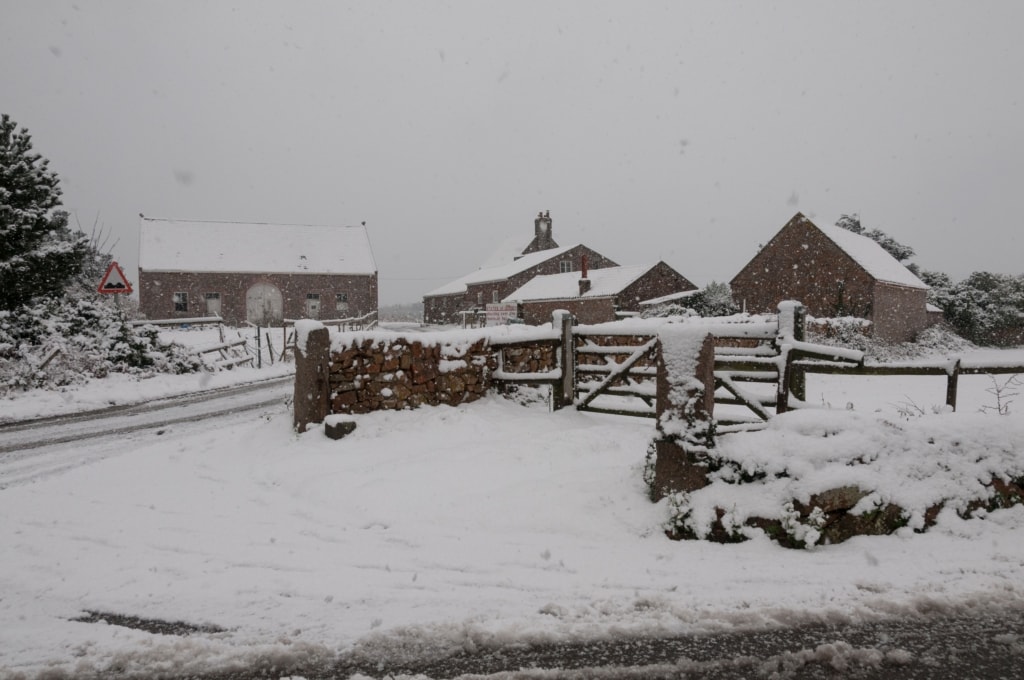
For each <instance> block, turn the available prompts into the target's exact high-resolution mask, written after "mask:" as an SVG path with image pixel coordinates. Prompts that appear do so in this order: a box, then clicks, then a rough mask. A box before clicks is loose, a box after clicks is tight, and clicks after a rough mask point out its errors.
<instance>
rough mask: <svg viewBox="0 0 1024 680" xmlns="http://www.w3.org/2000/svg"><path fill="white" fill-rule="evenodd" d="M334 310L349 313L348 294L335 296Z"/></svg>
mask: <svg viewBox="0 0 1024 680" xmlns="http://www.w3.org/2000/svg"><path fill="white" fill-rule="evenodd" d="M334 308H335V309H337V310H338V311H339V312H347V311H348V293H338V294H337V295H335V296H334Z"/></svg>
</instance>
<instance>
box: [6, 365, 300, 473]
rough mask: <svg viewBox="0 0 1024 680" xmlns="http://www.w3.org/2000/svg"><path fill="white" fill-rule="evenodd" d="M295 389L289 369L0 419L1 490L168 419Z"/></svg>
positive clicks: (234, 407) (232, 410) (259, 404)
mask: <svg viewBox="0 0 1024 680" xmlns="http://www.w3.org/2000/svg"><path fill="white" fill-rule="evenodd" d="M293 391H294V377H293V376H290V375H289V376H284V377H280V378H273V379H271V380H266V381H261V382H256V383H247V384H244V385H236V386H232V387H223V388H218V389H213V390H206V391H203V392H196V393H193V394H188V395H184V396H178V397H170V398H164V399H156V400H153V401H149V402H146V403H142V404H132V405H126V406H116V407H112V408H108V409H103V410H100V411H87V412H83V413H74V414H69V415H63V416H53V417H47V418H36V419H33V420H27V421H19V422H13V423H3V424H0V490H2V489H5V488H7V487H9V486H14V485H18V484H25V483H28V482H31V481H34V480H36V479H39V478H40V477H44V476H48V475H50V474H55V473H57V472H59V471H61V470H65V469H68V468H70V467H74V466H77V465H83V464H85V463H88V462H90V461H92V460H97V459H101V458H105V457H107V456H110V455H116V454H117V453H119V452H122V451H124V450H126V449H128V448H130V445H131V444H130V440H131V437H132V436H134V435H136V434H137V433H150V434H153V435H156V436H159V435H160V434H162V431H163V430H164V429H165V428H168V427H170V426H172V425H181V424H189V423H198V422H201V421H204V420H208V419H210V418H225V417H230V416H233V415H235V414H239V413H247V412H249V411H252V410H254V409H261V408H272V407H274V406H282V407H283V406H285V405H286V404H288V403H290V400H291V398H292V394H293ZM111 437H117V438H120V439H121V440H122V442H123V446H115V447H112V446H110V445H109V438H111ZM105 440H106V441H107V444H106V445H103V442H104V441H105Z"/></svg>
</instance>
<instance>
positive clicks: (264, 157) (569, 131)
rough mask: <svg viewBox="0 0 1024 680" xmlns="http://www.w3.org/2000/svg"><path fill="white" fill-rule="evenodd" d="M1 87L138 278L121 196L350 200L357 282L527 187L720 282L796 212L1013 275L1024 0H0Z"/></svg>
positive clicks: (569, 215) (421, 272)
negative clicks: (359, 234)
mask: <svg viewBox="0 0 1024 680" xmlns="http://www.w3.org/2000/svg"><path fill="white" fill-rule="evenodd" d="M0 18H2V20H0V93H2V97H0V111H3V112H6V113H9V114H10V115H12V116H13V118H14V119H15V120H16V121H17V122H18V123H19V124H21V125H23V126H25V127H27V128H28V129H29V131H30V132H31V134H32V135H33V138H34V141H35V146H36V150H37V151H39V152H40V153H42V154H43V155H44V156H46V157H48V158H50V159H51V167H52V168H53V169H54V170H56V171H57V172H58V173H59V174H60V175H61V177H62V179H63V186H64V191H65V195H64V198H65V206H66V207H67V208H68V209H69V210H72V211H74V212H75V213H76V214H77V215H78V218H79V220H80V221H81V223H82V224H83V226H84V227H86V229H87V230H88V229H89V228H90V227H91V225H92V223H93V221H94V220H96V219H97V216H98V221H99V222H100V223H101V224H103V225H105V226H106V228H107V229H108V230H109V231H110V232H112V234H113V236H114V238H116V239H117V244H116V246H115V247H114V249H113V254H114V256H115V258H117V259H118V260H119V261H120V262H121V263H122V264H123V265H124V266H125V270H126V273H127V274H128V276H129V278H133V280H134V277H135V275H136V272H135V267H136V265H137V259H138V227H139V220H138V214H139V213H140V212H142V213H145V214H146V215H148V216H154V217H166V218H176V219H196V220H237V221H253V222H286V223H307V224H358V223H359V222H362V221H364V220H365V221H366V223H367V226H368V228H369V232H370V238H371V241H372V243H373V247H374V253H375V256H376V260H377V264H378V266H379V269H380V277H381V284H380V292H381V303H382V304H391V303H396V302H405V301H412V300H417V299H419V298H420V297H421V296H422V294H423V293H424V292H426V291H429V290H431V289H434V288H437V287H438V286H440V285H442V284H443V283H445V282H446V281H449V280H451V279H454V278H457V277H459V276H462V275H464V274H466V273H468V272H470V271H472V270H473V269H475V268H476V267H477V266H478V265H479V264H480V263H481V262H482V261H483V260H484V259H485V258H486V256H487V255H488V254H489V251H490V250H491V249H492V248H493V247H494V245H495V244H496V243H498V242H500V241H501V240H503V239H504V238H506V237H507V236H509V235H510V234H512V235H515V234H518V233H523V234H524V236H525V237H526V238H529V237H530V235H531V234H532V230H533V217H534V216H535V215H536V213H537V211H539V210H550V211H551V215H552V218H553V219H554V236H555V238H556V240H558V241H559V243H562V244H571V243H577V242H583V243H586V244H587V245H589V246H590V247H592V248H594V249H595V250H597V251H599V252H601V253H603V254H605V255H607V256H608V257H610V258H612V259H614V260H615V261H617V262H619V263H621V264H638V263H645V262H650V261H654V260H657V259H659V258H661V259H664V260H665V261H666V262H667V263H668V264H670V265H671V266H672V267H674V268H675V269H677V270H678V271H679V272H680V273H682V274H683V275H684V276H686V277H687V278H689V279H690V280H692V281H693V282H694V283H696V284H698V285H703V284H705V283H707V282H708V281H709V280H719V281H721V280H728V279H730V278H732V276H733V275H735V274H736V273H737V271H739V269H740V268H741V267H742V266H743V265H744V264H745V263H746V262H747V261H749V259H750V258H751V257H752V256H753V255H754V254H755V252H756V249H757V246H758V244H760V243H765V242H767V241H768V240H769V239H770V238H771V236H772V235H774V233H775V232H776V231H777V230H778V229H779V228H781V227H782V225H783V224H785V222H786V221H787V220H788V219H789V218H790V217H791V216H792V215H793V214H794V213H795V212H796V211H798V210H800V211H802V212H804V213H805V214H807V215H808V216H809V217H811V218H812V219H813V220H815V221H816V222H818V223H819V224H831V223H833V222H834V221H835V219H836V218H837V217H838V216H839V215H840V214H841V213H846V212H860V214H861V216H862V221H863V223H864V225H865V226H866V227H867V228H880V229H882V230H884V231H886V232H888V233H889V234H890V235H892V236H893V237H894V238H896V239H897V240H899V241H902V242H904V243H907V244H909V245H911V246H912V247H914V248H915V249H916V250H917V252H918V255H917V257H916V258H915V261H916V262H918V263H919V264H920V265H921V266H923V267H924V268H926V269H937V270H941V271H945V272H947V273H949V274H950V275H951V276H953V277H954V279H957V280H959V279H961V278H964V277H965V276H967V275H968V274H970V272H971V271H974V270H982V269H984V270H990V271H997V272H1005V273H1013V274H1017V273H1021V272H1022V270H1024V266H1022V264H1021V253H1022V252H1024V248H1022V237H1021V236H1020V231H1021V230H1020V226H1021V225H1020V224H1019V211H1018V210H1017V206H1016V203H1015V199H1016V198H1017V193H1018V192H1019V188H1020V187H1021V186H1024V122H1022V121H1024V115H1022V114H1024V101H1022V100H1024V97H1022V94H1024V79H1021V78H1020V75H1019V69H1020V65H1021V64H1022V63H1024V42H1022V41H1021V40H1020V39H1019V35H1018V33H1019V26H1020V25H1021V24H1022V22H1024V4H1021V3H1018V2H1014V1H1011V0H1007V1H1003V2H996V1H992V2H986V3H980V4H979V3H972V2H901V3H891V2H857V3H839V2H785V3H775V2H729V3H713V4H712V3H675V2H645V3H642V4H637V3H612V2H591V1H586V2H584V1H580V2H572V1H567V2H558V3H541V2H515V3H511V2H459V1H453V2H359V3H342V2H315V1H304V2H259V1H251V0H247V1H245V2H242V1H240V0H239V1H236V2H226V1H225V2H212V1H209V2H195V1H193V2H182V1H180V0H176V1H174V2H170V1H166V2H129V1H128V0H108V1H106V2H99V1H94V0H74V1H68V2H62V1H57V0H45V1H43V2H36V1H32V0H0Z"/></svg>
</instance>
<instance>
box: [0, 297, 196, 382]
mask: <svg viewBox="0 0 1024 680" xmlns="http://www.w3.org/2000/svg"><path fill="white" fill-rule="evenodd" d="M200 367H201V363H200V361H199V359H198V357H196V356H195V355H194V354H192V353H190V352H189V351H188V350H186V349H185V348H183V347H181V346H180V345H174V344H167V343H163V342H161V341H160V339H159V336H158V333H157V329H156V328H155V327H153V326H144V327H141V328H135V327H133V326H132V325H131V323H130V322H129V320H128V319H127V316H126V315H125V313H124V312H123V311H122V310H120V309H118V308H117V307H116V306H114V305H113V304H111V303H110V302H109V301H106V300H98V299H95V298H93V297H83V298H72V297H64V298H48V299H45V300H42V301H39V302H36V303H35V304H32V305H25V306H22V307H19V308H18V309H16V310H14V311H0V393H3V394H6V393H10V392H11V391H14V390H19V389H28V388H33V387H61V386H64V385H71V384H75V383H78V382H82V381H84V380H87V379H89V378H102V377H103V376H105V375H107V374H108V373H110V372H121V373H136V374H148V373H156V372H170V373H189V372H193V371H197V370H199V369H200Z"/></svg>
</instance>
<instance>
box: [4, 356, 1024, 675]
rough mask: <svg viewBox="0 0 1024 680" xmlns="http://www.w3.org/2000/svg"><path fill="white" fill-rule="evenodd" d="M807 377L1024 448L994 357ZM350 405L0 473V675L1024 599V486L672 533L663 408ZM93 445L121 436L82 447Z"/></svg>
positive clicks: (839, 405) (96, 389)
mask: <svg viewBox="0 0 1024 680" xmlns="http://www.w3.org/2000/svg"><path fill="white" fill-rule="evenodd" d="M1014 356H1015V357H1017V356H1019V357H1020V358H1021V359H1022V360H1024V352H1017V353H1016V354H1015V355H1014ZM282 370H286V369H283V368H281V367H276V368H275V369H271V371H282ZM256 374H258V372H256V371H255V369H241V370H236V371H230V372H223V373H217V374H213V375H204V376H198V377H197V376H177V377H168V376H162V377H155V378H151V379H149V380H143V381H137V382H133V381H129V380H123V379H122V380H119V379H116V378H115V379H108V380H104V381H98V382H96V383H93V384H90V385H87V386H80V387H79V388H77V389H75V390H73V391H69V392H66V393H59V394H47V395H41V394H28V395H24V396H22V397H20V398H19V399H16V400H13V401H5V402H3V404H2V405H0V407H2V408H3V412H4V413H3V415H4V416H6V417H28V416H34V415H39V414H41V413H45V412H58V411H61V410H62V409H65V410H66V409H69V408H78V407H81V406H83V405H93V404H96V405H105V404H107V403H109V402H110V401H111V400H117V399H123V400H125V401H129V400H131V399H132V398H137V399H152V398H155V397H157V396H164V395H167V394H171V393H181V392H186V391H189V390H192V389H195V388H197V387H210V386H216V385H221V384H226V383H228V382H231V381H238V380H243V379H251V378H252V377H253V376H254V375H256ZM808 381H809V382H808V398H809V400H811V401H814V402H818V401H820V402H821V403H822V404H830V405H831V406H833V407H835V408H836V409H837V411H836V413H834V414H833V415H832V416H830V422H831V423H833V425H834V424H835V423H836V422H838V420H841V416H842V414H844V413H846V409H847V405H852V407H853V409H854V410H853V412H852V413H853V415H852V416H851V418H853V419H854V420H851V421H850V422H852V423H855V427H857V428H862V429H863V428H864V427H865V423H870V422H871V420H870V419H871V418H885V419H887V420H889V421H891V422H894V423H897V424H898V423H899V422H903V420H902V419H904V418H912V419H913V420H914V427H922V426H923V425H922V424H923V423H927V422H928V421H929V419H935V421H934V422H936V427H937V428H938V427H940V426H939V424H938V423H940V422H941V430H942V432H943V436H953V435H950V434H949V433H950V432H953V433H954V435H955V436H956V437H957V438H958V441H960V442H961V443H962V445H963V448H964V450H965V451H972V450H974V451H976V452H978V453H982V451H980V450H978V447H980V446H983V444H981V443H980V442H983V441H991V437H992V436H994V435H993V433H1000V432H1001V433H1004V434H1005V435H1006V436H1005V437H1003V439H1002V440H1000V441H1003V440H1006V441H1009V442H1010V446H1011V447H1014V454H1013V455H1015V456H1016V460H1017V462H1018V464H1020V463H1021V462H1024V416H1022V415H1021V414H1022V413H1024V401H1021V402H1019V403H1018V404H1013V405H1011V407H1010V411H1011V413H1010V415H1006V416H999V415H994V414H990V415H986V416H981V415H980V414H978V413H977V411H978V409H979V408H980V407H981V406H984V405H994V403H995V400H994V397H993V395H991V394H990V393H988V392H986V389H987V388H989V387H991V381H990V380H989V379H987V378H985V377H969V376H965V377H962V378H961V394H960V409H959V413H957V414H941V415H936V414H933V413H931V407H932V406H933V405H938V404H941V403H942V401H943V397H944V390H945V382H944V380H942V379H938V378H911V379H906V378H894V377H886V378H838V377H835V376H810V377H809V379H808ZM907 404H914V405H916V406H917V407H920V408H919V409H918V410H924V411H926V413H925V415H922V416H915V415H913V414H910V413H908V409H907ZM1018 406H1019V407H1020V408H1015V407H1018ZM910 410H911V411H913V410H915V409H910ZM797 415H798V416H799V418H794V423H796V421H797V420H802V421H806V418H807V415H806V413H804V414H797ZM785 418H786V416H783V419H785ZM355 420H356V421H357V423H358V427H357V429H356V431H355V432H354V433H353V434H352V435H350V436H349V437H347V438H345V439H343V440H341V441H332V440H329V439H327V438H326V437H325V436H324V435H323V433H322V430H321V429H320V428H317V429H314V430H311V431H309V432H306V433H303V434H296V433H294V432H293V431H292V428H291V415H290V413H289V412H288V411H287V410H286V408H285V407H284V406H283V405H282V406H281V407H276V408H274V409H271V410H269V411H267V412H252V413H249V414H244V413H243V414H239V415H237V416H231V417H227V418H225V419H223V420H221V421H216V422H203V423H195V424H191V425H179V426H172V427H170V428H168V429H167V431H165V432H164V433H163V434H161V435H157V434H155V433H152V432H148V433H136V434H132V435H129V436H127V437H126V438H121V439H114V438H106V439H98V440H94V441H88V442H83V443H81V444H78V445H68V449H67V453H68V456H75V455H82V457H83V459H87V460H95V462H91V463H89V464H85V465H81V466H78V467H74V468H71V469H68V470H66V471H63V472H61V473H60V474H58V475H54V476H51V477H47V478H44V479H40V480H38V481H36V482H34V483H31V484H26V485H20V486H11V487H8V488H6V489H3V490H0V518H2V519H0V543H2V545H3V546H4V557H3V562H2V564H3V567H2V569H0V677H4V676H8V675H9V676H13V675H15V674H17V673H25V674H26V675H28V676H29V677H32V676H34V675H37V674H41V673H44V672H52V671H65V672H67V673H69V674H85V673H88V672H90V671H94V670H102V669H107V668H114V669H117V670H119V671H122V672H123V671H131V670H145V671H147V672H151V673H152V672H156V671H172V670H173V671H176V672H189V671H192V672H195V671H201V670H209V669H211V668H215V667H222V666H224V665H228V664H231V663H239V664H245V663H247V661H248V660H250V659H252V658H254V657H256V656H264V657H266V656H274V655H279V656H281V657H282V658H287V657H289V656H294V655H304V654H318V653H319V654H323V655H326V656H330V655H333V654H335V653H337V652H341V651H350V650H362V651H364V652H365V653H367V654H370V655H377V656H378V657H379V658H384V659H395V658H400V657H402V656H403V655H425V654H436V655H442V654H445V653H447V652H449V651H451V650H458V649H470V648H482V647H484V648H485V647H487V646H491V645H499V644H503V643H509V642H523V641H543V640H552V641H554V640H573V639H590V638H604V637H622V636H630V635H662V634H675V633H684V632H697V631H709V630H734V629H739V628H758V627H765V626H777V625H788V624H796V623H801V622H809V621H820V620H830V621H857V620H869V619H872V618H878V617H889V616H930V615H933V614H935V613H943V612H947V613H948V612H950V611H961V610H972V609H976V608H984V607H995V606H1017V607H1020V606H1024V508H1022V507H1019V506H1018V507H1015V508H1011V509H1006V510H998V511H995V512H992V513H990V514H989V515H988V516H987V517H985V518H984V519H981V518H978V519H970V520H961V519H958V518H957V517H956V516H955V515H953V514H952V513H947V514H943V515H942V516H940V519H939V523H938V525H937V526H936V527H934V528H933V529H931V530H930V531H929V532H927V533H924V534H915V533H913V532H912V531H911V530H909V529H906V530H901V532H900V533H898V534H897V535H893V536H886V537H871V538H866V537H863V538H855V539H852V540H850V541H848V542H846V543H843V544H840V545H835V546H823V547H818V548H815V549H812V550H806V551H803V550H787V549H783V548H780V547H778V546H777V545H776V544H774V543H772V542H770V541H768V540H767V539H765V538H759V539H754V540H751V541H748V542H746V543H740V544H732V545H720V544H713V543H705V542H672V541H669V540H667V539H666V538H665V537H664V535H663V532H662V528H661V527H662V523H663V522H664V521H665V520H666V515H667V508H666V505H665V503H664V502H662V503H660V504H652V503H651V502H649V501H648V500H647V497H646V489H645V487H644V485H643V482H642V478H641V475H642V467H643V462H644V455H645V452H646V449H647V445H648V442H649V441H650V439H651V437H652V436H653V435H654V429H653V428H654V422H653V421H651V420H647V419H639V418H637V419H630V418H624V417H616V416H603V415H596V414H587V413H580V412H577V411H575V410H573V409H567V410H563V411H560V412H557V413H548V412H547V410H546V408H545V407H544V406H539V405H534V406H522V405H519V404H517V403H514V402H511V401H507V400H503V399H501V398H498V397H492V398H487V399H485V400H483V401H481V402H477V403H474V404H470V405H466V406H461V407H458V408H450V407H438V408H423V409H419V410H416V411H406V412H382V413H375V414H369V415H364V416H358V417H356V418H355ZM784 422H785V421H784V420H780V423H781V425H780V428H781V430H782V431H783V432H785V431H786V430H787V427H786V426H785V425H784ZM906 422H908V423H909V422H910V421H906ZM800 427H804V425H800V424H794V426H793V430H794V431H796V430H797V429H799V428H800ZM839 427H842V423H841V422H840V423H839ZM983 433H987V434H984V435H983ZM0 436H2V435H0ZM759 436H764V435H763V433H748V434H733V435H727V436H726V437H723V441H728V440H729V439H730V438H732V439H731V441H732V442H733V443H732V444H730V445H732V446H739V445H741V444H742V443H743V442H746V443H748V444H749V443H750V442H753V441H756V440H755V438H757V437H759ZM986 437H987V438H988V439H986ZM775 441H778V439H776V440H775ZM833 441H834V442H835V446H836V447H842V446H858V445H863V441H864V440H863V439H862V438H858V437H849V438H843V437H836V438H834V440H833ZM844 442H850V443H846V444H844ZM985 446H988V445H985ZM91 447H106V448H107V449H109V450H112V451H113V452H114V454H113V455H107V456H105V457H103V456H96V457H90V456H88V455H87V454H88V452H89V450H90V449H91ZM833 453H838V454H841V453H843V452H842V451H834V452H833ZM788 455H794V454H793V452H792V451H790V452H788ZM89 611H96V612H108V613H115V614H123V615H131V616H139V617H144V618H150V619H164V620H168V621H185V622H189V623H192V624H196V625H208V626H216V627H217V628H219V629H222V631H221V632H207V633H196V634H193V635H191V636H171V635H154V634H150V633H145V632H142V631H137V630H131V629H128V628H124V627H120V626H115V625H107V624H104V623H86V622H77V621H74V619H76V618H79V617H81V616H82V615H83V614H84V613H85V612H89Z"/></svg>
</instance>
